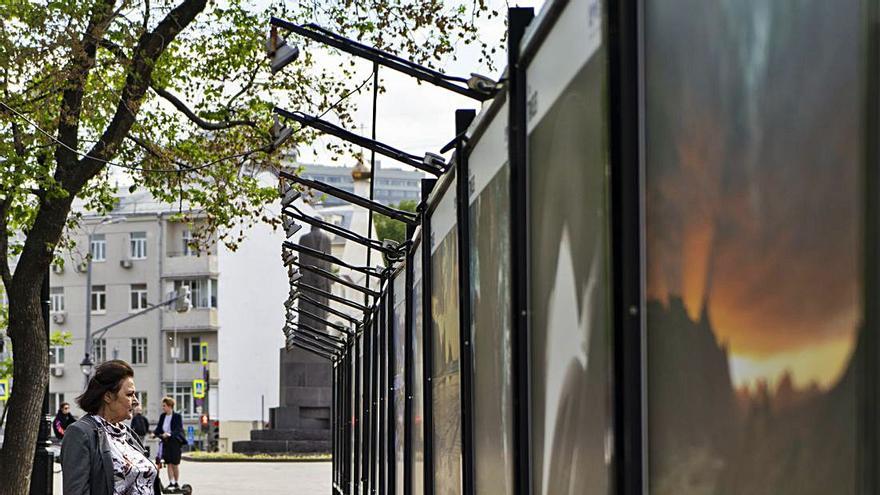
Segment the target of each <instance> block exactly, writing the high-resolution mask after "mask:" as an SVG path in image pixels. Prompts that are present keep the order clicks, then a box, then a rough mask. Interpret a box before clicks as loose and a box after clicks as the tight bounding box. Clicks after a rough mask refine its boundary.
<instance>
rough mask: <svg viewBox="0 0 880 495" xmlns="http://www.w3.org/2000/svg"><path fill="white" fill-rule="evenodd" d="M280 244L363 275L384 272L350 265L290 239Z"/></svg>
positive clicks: (377, 274) (379, 274)
mask: <svg viewBox="0 0 880 495" xmlns="http://www.w3.org/2000/svg"><path fill="white" fill-rule="evenodd" d="M282 245H283V246H284V247H286V248H288V249H292V250H294V251H297V252H299V253H302V254H308V255H309V256H313V257H315V258H318V259H319V260H322V261H327V262H330V263H333V264H334V265H338V266H343V267H345V268H348V269H349V270H354V271H356V272H359V273H363V274H364V275H371V276H374V277H376V276H381V275H382V274H383V273H384V270H377V269H376V268H371V267H364V266H354V265H350V264H348V263H346V262H344V261H342V260H341V259H339V258H337V257H335V256H332V255H329V254H327V253H322V252H321V251H318V250H315V249H312V248H310V247H306V246H302V245H300V244H295V243H293V242H290V241H284V243H283V244H282Z"/></svg>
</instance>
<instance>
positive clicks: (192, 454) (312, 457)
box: [183, 452, 332, 462]
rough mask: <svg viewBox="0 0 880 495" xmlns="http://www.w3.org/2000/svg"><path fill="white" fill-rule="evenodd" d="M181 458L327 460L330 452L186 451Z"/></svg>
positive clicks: (204, 460) (238, 460)
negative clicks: (274, 453)
mask: <svg viewBox="0 0 880 495" xmlns="http://www.w3.org/2000/svg"><path fill="white" fill-rule="evenodd" d="M183 459H184V460H187V461H194V462H329V461H330V460H331V459H332V456H331V455H330V454H282V455H272V454H238V453H224V452H187V453H185V454H183Z"/></svg>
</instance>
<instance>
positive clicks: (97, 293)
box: [92, 285, 107, 313]
mask: <svg viewBox="0 0 880 495" xmlns="http://www.w3.org/2000/svg"><path fill="white" fill-rule="evenodd" d="M106 312H107V288H106V287H105V286H103V285H93V286H92V313H106Z"/></svg>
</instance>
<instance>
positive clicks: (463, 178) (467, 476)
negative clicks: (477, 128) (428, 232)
mask: <svg viewBox="0 0 880 495" xmlns="http://www.w3.org/2000/svg"><path fill="white" fill-rule="evenodd" d="M476 115H477V113H476V112H475V111H474V110H456V112H455V133H456V134H457V135H464V133H465V132H466V131H467V129H468V127H469V126H470V125H471V123H472V122H473V121H474V118H475V117H476ZM455 158H456V160H455V165H456V167H457V168H456V173H455V174H456V175H455V177H456V180H455V189H456V223H457V229H458V326H459V347H460V349H459V353H460V356H461V357H460V360H461V389H460V391H459V393H460V395H461V463H462V465H461V468H462V493H463V494H464V495H472V494H473V493H474V490H475V484H474V357H473V346H472V345H471V340H472V339H473V335H472V333H471V284H470V280H471V277H470V275H471V250H470V240H471V237H470V236H471V234H470V187H469V184H470V171H469V168H468V152H467V151H466V149H465V143H464V140H458V142H457V143H456V147H455Z"/></svg>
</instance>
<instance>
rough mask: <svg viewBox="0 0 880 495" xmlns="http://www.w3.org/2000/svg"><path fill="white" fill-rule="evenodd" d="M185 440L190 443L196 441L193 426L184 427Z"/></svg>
mask: <svg viewBox="0 0 880 495" xmlns="http://www.w3.org/2000/svg"><path fill="white" fill-rule="evenodd" d="M186 440H187V442H189V443H190V444H193V443H195V441H196V428H195V427H194V426H187V427H186Z"/></svg>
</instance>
